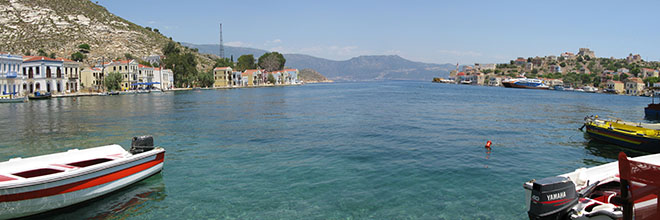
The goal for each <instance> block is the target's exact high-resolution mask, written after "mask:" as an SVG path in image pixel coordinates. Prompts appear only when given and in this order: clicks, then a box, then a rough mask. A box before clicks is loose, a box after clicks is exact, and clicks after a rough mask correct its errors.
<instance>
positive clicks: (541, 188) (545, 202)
mask: <svg viewBox="0 0 660 220" xmlns="http://www.w3.org/2000/svg"><path fill="white" fill-rule="evenodd" d="M577 202H578V196H577V192H576V191H575V184H573V181H571V180H570V179H568V178H566V177H559V176H556V177H548V178H544V179H541V180H538V181H536V182H534V183H533V184H532V198H531V199H530V206H529V212H527V214H528V215H529V219H532V220H537V219H543V220H546V219H553V220H556V219H567V215H568V213H569V211H570V210H571V208H572V207H573V206H575V204H577Z"/></svg>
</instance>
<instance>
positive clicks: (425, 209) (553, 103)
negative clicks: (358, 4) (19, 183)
mask: <svg viewBox="0 0 660 220" xmlns="http://www.w3.org/2000/svg"><path fill="white" fill-rule="evenodd" d="M649 101H650V98H645V97H627V96H616V95H606V94H587V93H577V92H558V91H539V90H521V89H507V88H493V87H479V86H461V85H446V84H433V83H428V82H378V83H336V84H316V85H304V86H297V87H278V88H251V89H231V90H198V91H181V92H170V93H160V94H139V95H123V96H107V97H79V98H76V99H73V98H62V99H52V100H45V101H31V102H29V103H22V104H21V103H19V104H2V105H0V115H2V116H1V117H0V133H2V136H1V141H0V161H4V160H7V159H9V158H12V157H29V156H35V155H41V154H47V153H54V152H61V151H65V150H67V149H71V148H90V147H96V146H101V145H106V144H111V143H118V144H121V145H122V146H124V147H125V148H128V146H130V138H131V137H133V136H135V135H143V134H151V135H154V137H155V141H156V144H157V145H159V146H162V147H164V148H165V149H166V150H167V153H166V157H165V167H164V169H163V172H162V173H161V174H159V175H155V176H153V177H151V178H149V179H147V180H146V181H142V182H140V183H137V184H134V185H132V186H130V187H128V188H125V189H123V190H121V191H118V192H115V193H113V194H110V195H109V196H105V197H103V198H101V199H99V200H96V201H94V202H91V203H88V204H85V205H84V206H79V207H75V208H70V209H66V210H63V211H59V212H56V213H51V214H49V215H47V216H40V218H44V217H48V218H56V219H78V218H81V217H84V218H96V219H99V218H100V219H103V218H113V219H114V218H117V219H207V218H216V219H225V218H226V219H525V218H527V216H526V213H525V211H526V210H525V204H524V192H523V188H522V184H523V182H525V181H528V180H530V179H532V178H535V179H540V178H543V177H547V176H553V175H557V174H561V173H565V172H570V171H573V170H574V169H576V168H579V167H585V166H586V167H590V166H595V165H598V164H602V163H605V162H610V161H614V160H615V158H616V154H617V153H618V151H619V150H620V148H617V147H614V146H610V145H604V144H600V143H594V142H589V141H588V139H585V137H584V135H583V133H582V132H580V131H578V129H577V128H578V127H580V126H581V123H582V120H583V118H584V117H585V116H587V115H591V114H597V115H601V116H612V117H617V118H621V119H624V120H632V121H641V120H642V119H643V116H644V113H643V107H644V106H646V104H648V102H649ZM488 140H491V141H492V142H493V151H492V153H490V154H486V151H485V149H484V144H485V143H486V141H488Z"/></svg>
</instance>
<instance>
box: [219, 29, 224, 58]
mask: <svg viewBox="0 0 660 220" xmlns="http://www.w3.org/2000/svg"><path fill="white" fill-rule="evenodd" d="M219 55H220V58H225V46H224V45H223V44H222V23H220V54H219Z"/></svg>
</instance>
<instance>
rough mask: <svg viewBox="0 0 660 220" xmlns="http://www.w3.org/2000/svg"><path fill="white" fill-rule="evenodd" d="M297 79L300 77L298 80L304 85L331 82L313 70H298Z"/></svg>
mask: <svg viewBox="0 0 660 220" xmlns="http://www.w3.org/2000/svg"><path fill="white" fill-rule="evenodd" d="M298 77H300V79H301V80H302V81H303V82H305V83H320V82H332V80H328V78H325V76H323V75H322V74H320V73H319V72H316V70H313V69H302V70H300V74H299V75H298Z"/></svg>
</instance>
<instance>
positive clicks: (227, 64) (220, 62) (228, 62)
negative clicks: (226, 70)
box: [213, 58, 234, 68]
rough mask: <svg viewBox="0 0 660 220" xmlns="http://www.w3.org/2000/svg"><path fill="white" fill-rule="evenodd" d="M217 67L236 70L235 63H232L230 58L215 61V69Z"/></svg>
mask: <svg viewBox="0 0 660 220" xmlns="http://www.w3.org/2000/svg"><path fill="white" fill-rule="evenodd" d="M216 67H231V68H234V62H232V61H231V60H230V59H229V58H220V59H215V65H213V68H216Z"/></svg>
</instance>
